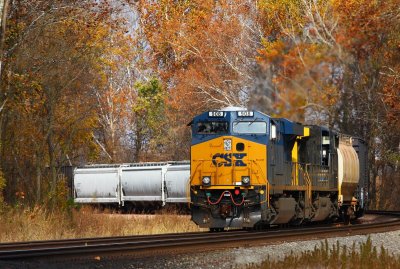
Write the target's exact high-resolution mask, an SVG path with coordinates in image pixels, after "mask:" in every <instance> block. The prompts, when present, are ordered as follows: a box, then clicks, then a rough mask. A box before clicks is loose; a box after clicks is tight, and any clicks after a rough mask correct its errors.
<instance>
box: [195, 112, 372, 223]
mask: <svg viewBox="0 0 400 269" xmlns="http://www.w3.org/2000/svg"><path fill="white" fill-rule="evenodd" d="M189 125H190V126H191V129H192V145H191V157H190V162H191V163H190V167H191V168H190V169H191V172H190V196H191V215H192V220H193V221H194V222H195V223H196V224H197V225H199V226H200V227H203V228H209V229H210V230H212V231H218V230H223V229H224V228H227V227H236V228H246V227H257V226H269V225H273V224H293V225H299V224H301V223H306V222H317V221H327V220H332V221H334V220H336V219H338V218H343V219H344V220H345V221H349V220H350V219H352V218H358V217H360V216H362V215H363V211H364V209H365V208H366V205H367V197H368V195H367V190H368V173H367V157H366V154H367V149H366V144H365V143H364V141H363V140H361V139H359V138H355V137H351V136H348V135H344V134H339V133H337V132H334V131H333V130H330V129H328V128H325V127H321V126H315V125H312V126H307V125H302V124H300V123H296V122H292V121H289V120H287V119H283V118H271V117H269V116H267V115H265V114H263V113H261V112H258V111H249V110H246V109H243V108H232V107H230V108H226V109H222V110H219V111H209V112H205V113H203V114H200V115H198V116H196V117H195V118H194V119H193V121H192V122H191V123H190V124H189Z"/></svg>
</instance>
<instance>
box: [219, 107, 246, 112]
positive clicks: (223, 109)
mask: <svg viewBox="0 0 400 269" xmlns="http://www.w3.org/2000/svg"><path fill="white" fill-rule="evenodd" d="M220 111H247V108H245V107H239V106H227V107H224V108H221V109H220Z"/></svg>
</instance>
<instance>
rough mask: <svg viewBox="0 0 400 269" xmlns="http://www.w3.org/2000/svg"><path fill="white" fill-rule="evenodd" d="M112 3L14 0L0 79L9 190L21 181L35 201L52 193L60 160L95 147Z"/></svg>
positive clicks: (83, 154) (71, 160)
mask: <svg viewBox="0 0 400 269" xmlns="http://www.w3.org/2000/svg"><path fill="white" fill-rule="evenodd" d="M109 8H110V5H108V4H107V2H105V1H99V2H97V3H94V2H92V1H61V0H60V1H50V2H42V1H38V2H37V3H36V4H35V5H33V3H32V1H13V2H12V4H11V6H10V14H9V17H10V19H9V24H8V27H7V38H6V48H5V53H6V56H7V57H6V62H5V65H4V70H6V71H5V72H4V73H3V77H2V85H1V93H2V98H5V97H6V98H7V100H8V102H7V103H6V106H5V108H4V114H3V118H2V122H1V130H2V132H1V133H2V137H1V141H2V145H3V147H2V153H1V163H2V164H3V166H4V167H5V170H4V172H5V174H6V177H7V178H8V193H9V194H12V193H15V191H16V190H18V189H22V190H24V191H26V192H28V194H29V195H27V197H30V199H31V200H33V199H32V198H33V197H36V200H37V201H40V200H42V197H41V193H43V192H45V193H49V196H48V198H49V199H50V200H51V201H54V197H55V195H56V188H57V184H58V174H59V173H58V171H57V170H58V168H59V167H61V166H63V165H66V164H73V163H77V162H78V160H79V158H84V159H89V158H90V157H91V156H92V154H93V153H95V152H96V150H95V149H96V146H95V144H94V141H93V135H92V133H93V130H94V129H95V127H96V125H97V124H98V121H97V114H96V103H95V102H94V101H95V100H96V97H95V95H94V93H93V91H92V90H93V85H96V84H98V83H100V82H99V66H100V65H101V64H102V60H103V58H102V57H103V55H104V54H105V51H106V49H108V48H109V46H108V34H109V32H108V29H109V28H108V27H109V26H108V22H109ZM92 157H93V156H92ZM34 182H35V183H34ZM34 190H36V195H35V196H34V195H32V192H34ZM9 198H10V197H9Z"/></svg>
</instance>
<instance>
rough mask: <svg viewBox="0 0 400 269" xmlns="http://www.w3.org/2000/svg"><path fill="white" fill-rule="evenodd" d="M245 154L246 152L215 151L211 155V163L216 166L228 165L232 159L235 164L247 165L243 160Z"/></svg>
mask: <svg viewBox="0 0 400 269" xmlns="http://www.w3.org/2000/svg"><path fill="white" fill-rule="evenodd" d="M245 156H247V153H217V154H214V156H213V157H212V163H213V164H214V165H215V166H218V167H221V166H225V167H229V166H232V161H233V162H235V166H247V164H246V163H245V162H244V161H243V158H244V157H245ZM232 157H233V158H232ZM232 159H233V160H232Z"/></svg>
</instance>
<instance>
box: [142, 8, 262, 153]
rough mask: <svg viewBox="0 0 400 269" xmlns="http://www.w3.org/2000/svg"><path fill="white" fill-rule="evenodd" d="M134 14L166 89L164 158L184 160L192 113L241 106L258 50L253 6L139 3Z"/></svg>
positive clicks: (245, 100)
mask: <svg viewBox="0 0 400 269" xmlns="http://www.w3.org/2000/svg"><path fill="white" fill-rule="evenodd" d="M139 11H140V16H141V21H142V24H141V27H142V29H143V33H144V37H145V39H146V40H147V41H148V43H149V45H150V46H149V49H150V51H151V55H152V58H153V64H154V68H155V69H156V70H157V71H158V73H159V74H160V77H161V79H162V80H163V82H164V84H165V85H166V86H167V87H168V88H167V90H168V93H169V99H168V105H169V109H168V111H169V113H168V117H169V122H170V123H171V124H170V128H171V129H170V130H169V132H168V133H169V135H168V142H167V144H168V145H169V146H168V147H169V150H168V152H169V154H170V155H169V156H170V158H173V159H176V158H182V157H183V156H186V158H187V157H188V149H189V143H188V141H189V139H188V138H189V136H190V134H189V133H188V132H189V128H187V127H186V124H187V123H188V122H190V120H191V118H192V117H193V116H194V115H195V114H197V113H199V112H201V111H204V110H207V109H215V108H221V107H225V106H246V105H247V102H248V100H249V96H250V92H251V90H252V89H253V87H254V83H253V78H254V74H255V73H256V71H257V64H256V62H255V56H256V54H257V48H259V47H260V46H261V43H260V42H261V33H262V32H261V30H260V26H259V24H258V17H257V6H256V3H255V2H254V1H245V0H243V1H208V0H207V1H160V2H156V3H154V2H153V1H140V4H139ZM182 138H186V139H184V141H182ZM182 143H183V144H184V145H185V147H184V149H185V150H184V152H185V153H184V154H183V152H182V147H181V146H180V145H182Z"/></svg>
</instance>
